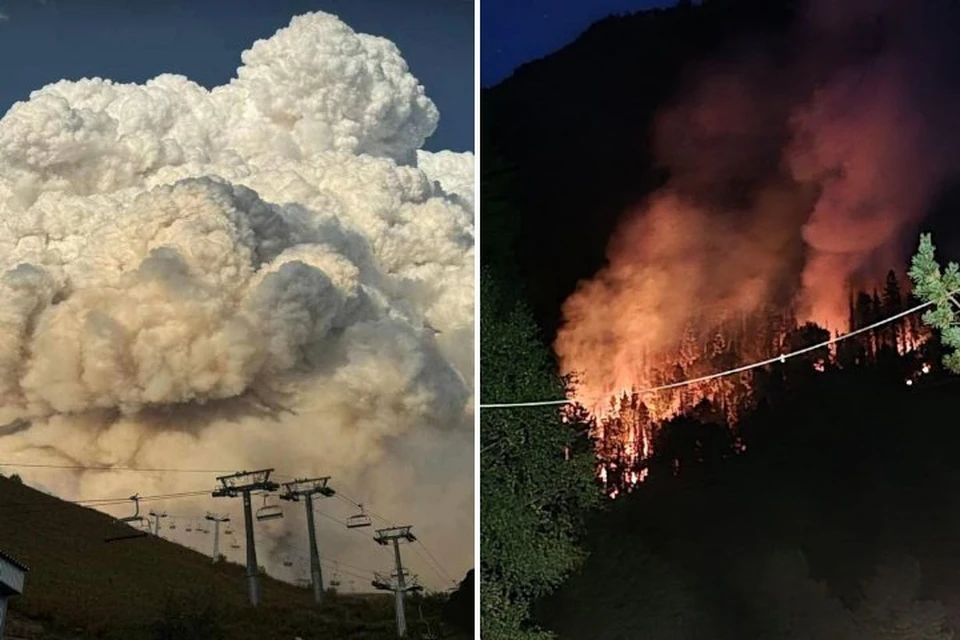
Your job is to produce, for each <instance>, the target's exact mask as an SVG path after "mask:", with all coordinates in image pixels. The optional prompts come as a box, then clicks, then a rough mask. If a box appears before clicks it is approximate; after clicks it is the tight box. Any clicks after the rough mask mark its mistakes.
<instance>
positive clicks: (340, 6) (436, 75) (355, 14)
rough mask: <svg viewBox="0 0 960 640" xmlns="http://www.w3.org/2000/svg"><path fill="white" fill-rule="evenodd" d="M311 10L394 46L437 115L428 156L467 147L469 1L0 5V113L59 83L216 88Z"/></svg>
mask: <svg viewBox="0 0 960 640" xmlns="http://www.w3.org/2000/svg"><path fill="white" fill-rule="evenodd" d="M317 10H322V11H328V12H330V13H335V14H337V15H338V16H340V18H341V19H342V20H343V21H344V22H346V23H347V24H349V25H350V26H351V27H352V28H353V29H354V30H355V31H359V32H365V33H372V34H375V35H379V36H383V37H385V38H388V39H390V40H392V41H393V42H395V43H396V44H397V46H398V47H399V48H400V51H401V52H402V53H403V56H404V58H405V59H406V61H407V63H408V64H409V66H410V69H411V71H412V72H413V73H414V75H416V76H417V77H418V78H419V79H420V81H421V82H422V83H423V85H424V86H425V87H426V89H427V94H428V95H429V96H430V97H431V98H432V99H433V101H434V102H435V103H436V104H437V107H438V108H439V109H440V126H439V127H438V128H437V132H436V133H435V134H434V135H433V137H432V138H430V139H429V140H427V143H426V148H427V149H430V150H433V151H436V150H440V149H451V150H454V151H468V150H473V147H474V113H473V112H474V4H473V0H0V12H2V13H3V15H4V16H6V18H5V19H0V60H3V64H2V66H0V113H6V111H7V109H9V107H10V105H12V104H13V103H14V102H16V101H18V100H25V99H27V97H28V96H29V94H30V92H31V91H33V90H35V89H39V88H40V87H42V86H44V85H46V84H49V83H51V82H56V81H57V80H61V79H71V80H75V79H78V78H82V77H94V76H97V77H101V78H110V79H111V80H116V81H119V82H144V81H145V80H148V79H150V78H153V77H155V76H157V75H159V74H161V73H178V74H182V75H185V76H187V77H188V78H190V79H192V80H194V81H196V82H198V83H200V84H201V85H204V86H206V87H208V88H209V87H212V86H216V85H220V84H224V83H225V82H227V81H229V79H230V78H232V77H233V76H234V75H235V72H236V69H237V67H238V66H239V65H240V53H241V52H242V51H243V50H245V49H247V48H249V47H250V45H251V44H253V42H254V41H255V40H257V39H260V38H267V37H269V36H271V35H272V34H273V33H274V32H275V31H276V30H277V29H279V28H280V27H284V26H286V25H287V24H288V23H289V22H290V18H291V17H293V16H295V15H297V14H301V13H306V12H308V11H317Z"/></svg>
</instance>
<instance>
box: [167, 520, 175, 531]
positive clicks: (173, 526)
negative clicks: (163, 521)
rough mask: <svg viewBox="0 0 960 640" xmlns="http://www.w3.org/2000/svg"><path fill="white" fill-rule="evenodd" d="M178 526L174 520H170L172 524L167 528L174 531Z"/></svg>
mask: <svg viewBox="0 0 960 640" xmlns="http://www.w3.org/2000/svg"><path fill="white" fill-rule="evenodd" d="M176 528H177V523H176V522H174V521H172V520H171V521H170V524H169V525H167V529H170V530H171V531H173V530H174V529H176Z"/></svg>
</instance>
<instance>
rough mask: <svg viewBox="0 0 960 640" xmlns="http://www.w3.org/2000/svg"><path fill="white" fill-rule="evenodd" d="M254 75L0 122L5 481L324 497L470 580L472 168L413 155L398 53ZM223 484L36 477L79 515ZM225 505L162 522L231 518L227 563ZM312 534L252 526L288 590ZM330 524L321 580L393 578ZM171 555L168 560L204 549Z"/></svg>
mask: <svg viewBox="0 0 960 640" xmlns="http://www.w3.org/2000/svg"><path fill="white" fill-rule="evenodd" d="M242 61H243V64H242V66H241V67H240V68H239V69H238V71H237V77H236V78H234V79H233V80H232V81H231V82H230V83H229V84H227V85H225V86H221V87H217V88H215V89H213V90H210V91H208V90H206V89H204V88H203V87H200V86H199V85H197V84H196V83H194V82H191V81H190V80H188V79H187V78H185V77H182V76H175V75H162V76H159V77H157V78H155V79H153V80H150V81H149V82H147V83H146V84H144V85H142V86H141V85H125V84H117V83H114V82H111V81H109V80H103V79H99V78H95V79H85V80H80V81H77V82H66V81H63V82H58V83H55V84H52V85H50V86H47V87H44V88H43V89H41V90H39V91H36V92H34V93H33V94H32V95H31V96H30V99H29V100H28V101H26V102H20V103H17V104H15V105H14V106H13V107H12V108H11V109H10V110H9V112H8V113H7V114H6V116H5V117H4V118H3V119H2V120H0V211H2V212H3V218H2V225H0V263H2V267H3V269H2V271H3V274H2V276H0V291H2V298H3V300H4V305H3V306H2V307H0V424H5V425H7V426H5V427H0V450H2V454H3V455H2V460H3V461H6V462H8V463H12V462H18V461H22V462H30V463H37V462H40V463H51V464H76V465H86V466H93V465H97V466H99V465H107V466H110V465H123V466H132V467H150V468H171V467H172V468H199V469H236V470H243V469H248V470H252V469H258V468H264V467H275V468H276V470H277V474H283V476H284V477H281V478H278V479H279V480H281V481H282V480H285V479H292V478H291V476H297V477H314V476H318V475H330V476H332V480H331V486H332V487H333V488H335V489H339V490H341V491H342V492H343V493H344V494H345V495H347V496H349V497H350V498H352V499H354V500H358V501H360V502H366V503H367V504H368V505H369V507H370V509H371V510H373V511H374V512H375V513H377V514H379V515H382V516H384V517H385V518H388V519H390V520H391V521H392V522H395V523H396V524H413V525H415V529H414V531H415V532H416V533H418V534H419V536H420V537H421V538H422V539H423V541H424V542H425V543H426V544H427V545H428V548H429V549H430V550H431V551H432V552H433V554H434V555H435V556H436V557H437V559H438V560H439V562H440V563H441V565H443V567H444V568H446V570H447V571H448V572H450V573H451V574H453V577H454V578H459V577H460V576H462V575H463V572H465V571H466V569H468V568H469V567H471V566H472V563H473V559H472V556H473V551H472V540H473V535H472V532H473V473H472V468H473V464H472V461H473V449H472V442H473V437H472V425H473V398H472V390H473V357H474V356H473V300H474V273H473V264H474V258H473V256H474V231H473V175H474V170H473V164H474V162H473V156H472V154H469V153H467V154H455V153H450V152H444V153H439V154H431V153H428V152H425V151H422V150H421V149H420V147H421V146H422V144H423V142H424V140H425V139H426V138H427V137H429V136H430V135H431V134H432V133H433V131H434V129H435V128H436V125H437V122H438V118H439V114H438V112H437V109H436V107H435V106H434V104H433V103H432V102H431V101H430V99H429V98H428V97H427V96H426V95H425V93H424V89H423V87H422V86H420V84H419V83H418V82H417V80H416V79H415V78H414V77H413V76H412V75H411V74H410V72H409V71H408V69H407V66H406V63H405V62H404V60H403V58H402V57H401V55H400V52H399V51H398V50H397V48H396V47H395V46H394V45H393V44H392V43H391V42H389V41H387V40H385V39H382V38H378V37H374V36H370V35H363V34H357V33H354V32H353V31H352V30H351V29H350V28H349V27H348V26H347V25H345V24H343V23H342V22H341V21H339V20H338V19H337V18H336V17H335V16H332V15H328V14H324V13H312V14H307V15H303V16H299V17H296V18H294V19H293V20H292V21H291V23H290V25H289V26H288V27H286V28H284V29H281V30H279V31H278V32H277V33H276V34H275V35H274V36H273V37H271V38H269V39H267V40H261V41H258V42H256V43H255V44H254V45H253V46H252V47H251V48H250V49H249V50H248V51H246V52H244V53H243V56H242ZM465 72H472V70H465ZM11 470H17V471H20V470H18V469H11ZM215 475H216V474H207V475H203V474H164V473H154V474H142V473H136V474H135V473H128V472H119V471H115V472H100V471H92V472H78V473H65V472H63V471H58V472H53V471H43V470H35V471H27V472H25V478H26V479H27V480H28V481H30V482H31V483H34V484H38V485H41V486H43V487H45V488H47V489H48V490H51V491H53V492H55V493H56V494H58V495H63V496H65V497H67V498H101V497H111V498H112V497H118V496H126V495H130V494H132V493H134V492H139V493H140V494H143V495H150V494H163V493H170V492H178V491H191V490H198V489H208V488H209V489H210V490H212V489H213V488H214V476H215ZM239 502H240V501H239V500H233V501H229V500H216V501H214V500H213V499H211V498H203V499H199V500H195V501H190V500H184V501H175V502H173V501H172V502H170V503H168V504H156V503H151V505H150V506H151V507H152V508H162V509H165V510H167V511H169V512H170V513H175V514H181V515H196V516H197V517H201V516H202V515H203V513H204V511H205V510H216V511H223V510H227V511H230V512H231V513H232V515H233V516H234V523H235V525H234V527H235V528H236V529H237V537H238V538H239V539H241V540H242V518H241V517H240V505H239ZM318 507H319V508H320V509H321V510H324V511H325V512H326V513H328V514H332V515H333V516H334V517H336V518H338V519H341V520H342V519H345V518H346V517H347V516H349V515H351V514H352V513H353V511H355V510H353V511H351V509H350V508H349V507H348V505H345V504H344V503H343V502H341V501H338V500H336V499H332V500H322V501H320V504H319V505H318ZM302 511H303V509H302V504H293V505H291V507H290V508H288V509H287V510H286V513H287V517H286V518H285V519H284V520H283V521H280V522H279V523H277V522H274V523H268V524H264V525H260V526H258V533H257V535H258V536H259V538H260V541H261V549H260V552H261V559H262V562H263V563H264V564H266V565H267V567H268V569H271V570H275V571H276V573H277V575H280V576H281V577H283V569H282V568H280V567H279V560H280V559H281V558H282V557H284V554H286V553H289V552H291V550H299V552H300V553H301V554H302V555H304V556H306V550H305V546H304V544H305V542H304V541H305V537H306V535H305V524H304V520H305V518H304V516H303V513H302ZM112 512H114V513H116V514H118V515H126V514H125V513H124V511H123V510H122V509H116V508H114V509H112ZM318 522H319V529H320V531H319V536H320V541H321V546H322V549H321V555H323V556H327V557H330V558H339V559H341V560H343V562H345V563H348V564H352V565H353V566H359V567H361V568H363V569H371V570H383V569H385V568H387V567H389V566H390V565H389V558H388V557H387V556H386V554H383V553H382V552H381V551H380V549H379V547H378V546H377V545H375V544H374V543H373V542H372V541H371V539H370V535H369V534H370V532H371V531H372V530H370V529H367V530H364V533H365V535H364V536H359V535H353V534H352V533H351V532H347V531H345V530H344V528H343V527H342V526H341V525H339V524H335V523H333V522H331V521H329V520H327V519H324V518H318ZM374 524H375V525H378V526H380V527H383V526H386V525H385V524H384V523H383V522H382V521H380V522H376V521H375V523H374ZM183 528H184V527H183V524H181V525H180V527H179V529H178V531H176V532H174V531H169V533H170V534H172V535H174V537H176V538H177V539H179V540H181V541H183V542H185V543H189V544H191V545H192V546H201V545H202V548H203V549H204V550H206V549H208V548H209V546H210V538H209V536H208V537H205V538H202V539H194V538H189V539H188V538H187V537H185V536H186V534H182V533H181V532H182V530H183ZM347 534H350V535H347ZM228 542H229V541H228ZM227 546H228V545H227V544H225V543H222V545H221V548H227ZM381 555H383V557H381ZM237 557H239V556H237ZM406 560H407V561H408V562H409V563H410V565H411V566H412V569H413V571H414V572H415V573H417V574H419V576H420V578H421V581H422V583H423V584H425V585H426V586H428V587H431V588H438V589H439V588H446V587H448V586H450V585H449V583H446V582H442V581H440V579H439V578H437V577H436V575H435V574H434V573H433V572H432V571H431V570H430V569H429V568H428V567H427V566H426V565H425V564H424V562H423V560H422V559H421V558H420V557H419V556H418V554H416V553H407V554H406ZM325 570H326V572H327V576H328V578H329V577H330V575H331V569H330V567H329V566H328V567H326V568H325ZM343 584H344V585H346V580H345V579H344V580H343ZM359 586H360V587H361V588H364V589H365V590H366V589H368V588H369V587H368V584H367V583H363V584H360V585H359Z"/></svg>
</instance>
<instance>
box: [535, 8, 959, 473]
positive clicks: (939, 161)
mask: <svg viewBox="0 0 960 640" xmlns="http://www.w3.org/2000/svg"><path fill="white" fill-rule="evenodd" d="M850 4H858V3H850ZM859 4H860V5H862V6H859V7H857V10H850V11H846V12H843V15H840V14H838V12H836V11H833V10H831V9H830V7H829V5H830V3H827V2H825V1H824V2H813V3H812V4H811V11H810V12H809V14H808V15H807V16H806V17H805V19H804V20H801V22H802V24H799V25H798V26H797V27H796V31H795V33H794V34H793V38H794V45H795V46H794V54H793V56H792V59H791V60H790V61H789V63H788V64H787V65H786V70H784V69H785V68H784V65H782V64H778V63H774V62H772V61H771V62H766V61H765V60H767V58H765V57H764V56H759V55H755V54H756V53H757V52H756V51H751V54H748V55H742V56H739V57H737V56H730V57H728V58H727V59H726V60H727V61H726V62H723V63H710V64H705V65H702V66H701V67H700V68H699V69H698V70H697V71H696V72H695V74H694V75H693V76H692V77H691V78H688V82H687V83H686V84H685V85H684V87H685V88H684V90H683V91H681V94H680V96H679V99H678V100H677V101H676V102H675V103H674V104H672V105H669V106H668V107H666V108H664V109H663V110H662V112H661V113H660V114H659V116H658V117H657V118H656V119H655V122H654V128H653V134H654V135H653V139H654V141H655V149H654V150H655V153H656V156H657V158H658V161H659V164H660V165H661V166H662V167H663V168H664V169H666V170H667V171H668V173H669V176H670V178H669V180H668V181H667V183H666V184H665V186H664V187H663V188H661V189H660V190H659V191H657V192H655V193H653V194H652V195H651V196H649V197H648V198H647V199H646V201H644V202H642V203H639V204H638V205H637V206H636V207H635V208H634V209H633V210H632V211H629V212H626V214H625V215H624V216H623V218H622V220H621V223H620V226H619V229H618V230H617V231H616V232H615V233H614V235H613V237H612V238H611V240H610V242H609V245H608V250H607V264H606V266H605V267H604V268H603V269H602V270H600V271H599V272H598V273H597V274H596V275H594V276H593V277H592V278H591V279H589V280H586V281H583V282H581V283H580V285H579V286H578V288H577V290H576V291H575V292H574V293H573V294H572V295H571V296H570V297H569V298H568V299H567V301H566V302H565V304H564V307H563V315H564V324H563V326H562V327H561V329H560V331H559V332H558V335H557V339H556V342H555V345H554V346H555V350H556V353H557V355H558V357H559V360H560V364H561V369H562V371H563V373H564V374H567V375H572V376H573V377H574V379H575V380H576V385H575V388H574V397H573V399H574V400H576V401H577V402H578V403H580V404H582V405H583V406H584V407H586V408H587V410H588V411H589V412H591V413H592V414H593V416H594V417H595V418H597V422H598V425H599V426H598V431H599V433H598V435H599V439H600V444H599V445H598V446H599V450H598V456H599V458H600V459H601V460H602V461H603V460H621V461H626V462H627V467H629V469H631V471H624V469H623V468H622V467H623V464H621V465H620V467H621V468H620V471H621V472H622V473H625V474H626V475H625V476H624V477H625V478H632V476H631V475H630V474H631V473H634V472H633V471H632V470H633V469H635V468H637V464H636V463H637V461H643V460H645V459H647V458H649V456H650V455H651V454H652V451H653V446H654V442H655V440H656V429H657V427H656V425H657V424H658V423H661V422H663V421H664V420H668V419H670V418H671V417H674V416H677V415H681V414H688V413H690V412H691V411H693V410H694V408H695V407H697V406H698V405H700V406H701V407H702V408H703V410H704V411H708V412H713V413H716V414H718V415H716V416H715V417H716V419H717V420H722V421H724V422H726V423H727V424H733V425H735V424H736V423H737V421H738V419H739V417H740V416H742V415H743V414H744V412H748V411H750V410H751V409H752V407H753V404H754V402H755V400H756V398H755V394H754V389H753V386H754V381H753V375H752V374H750V373H747V374H742V375H736V376H730V377H725V378H720V379H715V380H711V381H709V382H704V383H700V384H694V385H690V386H687V387H683V388H679V389H674V390H670V391H666V392H662V393H657V394H650V395H644V396H643V397H631V393H632V390H636V389H645V388H650V387H656V386H660V385H664V384H670V383H674V382H677V381H679V380H684V379H690V378H696V377H699V376H704V375H710V374H713V373H716V372H718V371H724V370H728V369H730V368H733V367H736V366H740V365H743V364H747V363H750V362H756V361H760V360H764V359H767V358H771V357H776V356H777V354H783V353H788V352H790V351H794V350H796V349H797V348H802V347H804V346H807V345H810V344H815V343H818V342H821V341H823V340H826V339H829V338H830V336H836V335H838V334H841V333H845V332H847V331H849V330H851V329H853V328H856V327H857V326H864V325H865V324H868V323H867V322H864V321H863V319H864V317H865V315H864V313H863V310H864V309H865V308H866V307H870V308H871V309H872V311H871V313H869V314H866V315H869V316H870V317H871V320H870V321H871V322H875V321H877V320H879V319H882V318H883V317H887V316H889V315H892V313H874V312H879V311H884V310H886V311H889V310H891V309H893V308H896V310H897V311H902V310H903V308H904V307H903V306H902V305H901V304H900V303H902V302H903V300H904V298H903V297H900V298H899V299H898V300H897V301H892V300H889V299H887V298H886V297H883V296H881V298H882V299H881V298H877V297H876V296H875V297H874V299H871V297H870V296H867V299H868V300H867V302H864V301H863V300H858V299H853V300H851V298H852V297H853V298H855V297H856V295H857V292H859V291H880V292H881V293H882V292H884V287H885V280H884V276H885V275H886V273H887V271H888V270H889V269H890V268H895V269H899V270H902V269H903V268H904V267H905V265H906V261H907V258H908V257H909V251H910V249H911V248H912V247H913V246H914V241H915V237H916V234H917V231H918V227H919V225H920V224H921V222H922V220H923V218H924V216H925V215H926V214H927V213H928V211H929V207H930V206H931V203H932V202H933V200H934V199H935V197H936V196H937V194H938V190H939V189H940V188H941V187H942V185H943V183H944V181H945V180H946V179H947V178H949V177H951V176H955V175H956V173H957V170H958V169H960V163H958V162H957V159H956V158H955V157H954V155H953V152H952V151H951V145H953V146H956V145H957V144H960V136H956V135H951V134H952V132H953V131H954V129H955V128H956V127H955V126H953V125H952V122H951V121H950V119H949V117H948V116H947V114H948V113H949V111H950V110H949V109H948V110H947V111H946V112H945V111H944V108H943V106H944V105H945V104H952V103H954V102H956V100H954V99H952V98H951V97H949V96H947V97H943V96H940V95H939V94H938V93H937V91H938V89H937V87H938V85H937V74H936V71H935V70H936V69H939V68H940V67H942V66H943V65H942V64H941V63H942V62H943V60H941V59H940V58H939V57H938V55H939V53H940V49H939V44H938V42H937V41H936V39H935V38H934V39H931V38H929V37H928V38H926V39H924V37H923V35H922V34H923V33H924V29H926V28H928V27H929V25H930V20H931V19H934V20H935V16H932V15H921V14H920V13H917V12H914V13H909V12H905V10H904V9H903V8H902V7H894V6H892V5H893V4H895V3H879V4H877V3H866V2H863V3H859ZM931 12H932V13H935V11H933V10H931ZM878 17H883V18H885V20H883V21H877V20H876V18H878ZM870 25H873V26H870ZM877 25H880V26H877ZM868 27H869V28H874V29H877V30H878V33H877V34H876V35H877V37H878V38H880V41H881V42H882V43H883V46H882V47H879V49H878V51H879V53H876V55H872V56H865V55H864V54H863V52H862V51H853V50H849V51H848V50H847V48H849V47H850V45H849V42H850V41H852V40H853V38H852V34H853V33H855V32H856V33H859V31H857V30H862V29H864V28H868ZM811 43H815V45H814V44H811ZM827 51H831V52H833V53H832V54H831V55H830V56H826V55H825V52H827ZM837 52H840V53H837ZM827 58H829V59H827ZM730 60H733V62H731V61H730ZM941 98H942V99H941ZM953 138H958V140H956V141H954V140H953ZM955 143H956V144H955ZM900 283H901V285H902V284H905V282H904V279H903V278H902V277H901V280H900ZM901 295H905V292H904V293H903V294H901V293H900V292H899V291H898V292H897V296H901ZM894 302H896V303H897V304H894ZM898 305H899V306H898ZM858 310H859V311H858ZM857 313H860V316H861V317H860V318H856V317H855V315H856V314H857ZM877 336H880V337H877ZM922 340H923V336H922V331H921V329H920V326H919V321H918V320H916V319H912V320H910V321H906V322H904V323H901V324H899V325H896V326H895V327H893V328H891V329H889V330H885V331H883V332H877V333H876V335H873V334H871V337H869V338H867V339H865V340H860V339H856V340H851V341H850V342H851V343H856V345H859V347H858V348H860V349H861V350H870V351H873V352H876V351H877V349H878V348H880V346H882V345H879V344H877V342H878V341H880V342H882V343H883V344H885V345H887V346H888V347H889V348H891V349H895V350H896V351H897V352H899V353H901V354H902V353H906V352H909V351H912V350H913V349H915V348H916V346H917V345H918V343H919V342H921V341H922ZM851 348H852V347H851ZM843 351H844V349H842V348H840V347H838V348H836V349H834V350H833V351H830V352H828V351H827V350H824V351H823V352H816V353H812V354H809V356H806V355H805V356H803V358H801V360H802V361H803V362H805V363H806V364H805V366H806V368H807V369H808V370H810V371H813V372H819V373H825V372H826V371H828V370H829V369H830V368H831V367H835V366H839V363H840V362H841V361H842V360H844V357H847V360H849V361H850V363H853V361H854V360H856V358H855V357H853V356H852V355H851V354H850V353H849V352H848V353H846V356H845V355H844V353H843ZM704 400H706V401H708V404H702V403H703V401H704ZM706 418H707V419H711V416H707V417H706ZM601 466H603V465H601ZM606 466H607V467H609V464H608V465H606ZM601 473H602V477H603V478H606V477H607V474H609V473H610V469H609V468H607V469H606V470H604V471H602V472H601ZM636 473H637V474H639V473H640V472H639V471H637V472H636ZM638 479H639V476H638Z"/></svg>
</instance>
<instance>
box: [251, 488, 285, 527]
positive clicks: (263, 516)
mask: <svg viewBox="0 0 960 640" xmlns="http://www.w3.org/2000/svg"><path fill="white" fill-rule="evenodd" d="M267 498H268V496H267V494H263V506H262V507H260V508H259V509H257V520H260V521H261V522H262V521H264V520H276V519H277V518H282V517H283V509H281V508H280V507H279V506H278V505H275V504H267Z"/></svg>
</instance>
